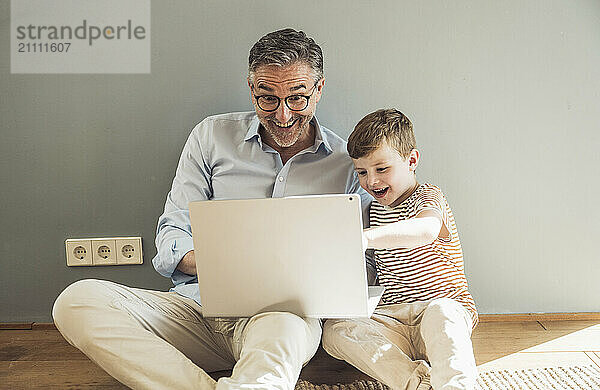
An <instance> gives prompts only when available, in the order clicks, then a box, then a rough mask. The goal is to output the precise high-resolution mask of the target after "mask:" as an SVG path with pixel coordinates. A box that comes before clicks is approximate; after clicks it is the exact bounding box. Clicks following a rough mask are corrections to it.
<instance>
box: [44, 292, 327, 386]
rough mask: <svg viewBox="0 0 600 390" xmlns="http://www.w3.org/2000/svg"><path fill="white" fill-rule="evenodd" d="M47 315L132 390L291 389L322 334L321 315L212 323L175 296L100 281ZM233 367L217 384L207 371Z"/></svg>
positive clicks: (64, 296)
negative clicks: (318, 316)
mask: <svg viewBox="0 0 600 390" xmlns="http://www.w3.org/2000/svg"><path fill="white" fill-rule="evenodd" d="M52 315H53V317H54V322H55V324H56V327H57V328H58V330H59V331H60V332H61V333H62V335H63V336H64V337H65V339H66V340H67V341H68V342H69V343H71V344H72V345H74V346H75V347H77V348H79V349H80V350H81V351H83V353H85V354H86V355H87V356H88V357H89V358H90V359H91V360H93V361H94V362H96V363H97V364H98V365H99V366H100V367H102V368H103V369H104V370H105V371H106V372H108V373H109V374H110V375H112V376H113V377H114V378H116V379H117V380H119V381H120V382H122V383H124V384H125V385H127V386H129V387H131V388H133V389H153V390H157V389H170V390H172V389H178V390H183V389H215V388H216V389H293V388H294V386H295V384H296V381H297V380H298V376H299V374H300V369H301V368H302V365H303V364H305V363H307V362H308V360H310V358H311V357H312V356H313V355H314V353H315V352H316V350H317V348H318V346H319V340H320V337H321V327H320V323H319V321H318V320H311V319H303V318H300V317H298V316H296V315H293V314H290V313H264V314H259V315H256V316H254V317H252V318H244V319H239V320H232V321H227V320H223V321H219V320H210V319H206V318H204V317H202V308H201V307H200V306H199V305H198V304H197V303H196V302H195V301H194V300H192V299H188V298H185V297H182V296H180V295H179V294H177V293H174V292H160V291H151V290H142V289H137V288H130V287H126V286H122V285H119V284H116V283H112V282H108V281H102V280H81V281H78V282H76V283H73V284H72V285H70V286H69V287H67V288H66V289H65V290H64V291H63V292H62V293H61V294H60V295H59V297H58V298H57V299H56V302H55V303H54V308H53V311H52ZM201 367H202V368H201ZM232 368H233V372H232V376H231V377H229V378H221V379H219V381H218V382H215V381H214V380H213V379H212V378H211V377H210V376H209V375H208V374H206V372H211V371H219V370H229V369H232Z"/></svg>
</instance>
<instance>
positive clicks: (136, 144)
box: [0, 0, 600, 322]
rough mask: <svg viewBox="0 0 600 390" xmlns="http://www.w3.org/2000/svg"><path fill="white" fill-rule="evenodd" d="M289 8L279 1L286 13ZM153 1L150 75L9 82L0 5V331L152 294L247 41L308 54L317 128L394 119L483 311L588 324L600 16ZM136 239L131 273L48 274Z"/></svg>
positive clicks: (580, 6) (595, 289) (527, 5)
mask: <svg viewBox="0 0 600 390" xmlns="http://www.w3.org/2000/svg"><path fill="white" fill-rule="evenodd" d="M296 4H297V3H296ZM302 6H303V8H302V9H300V8H299V7H298V6H295V5H293V4H292V2H274V1H273V2H265V1H252V2H248V1H241V0H240V1H230V2H205V1H202V2H200V1H175V2H166V1H164V2H163V1H153V3H152V26H151V27H152V73H151V74H149V75H102V74H99V75H11V74H10V55H9V52H10V49H9V38H8V37H9V24H10V23H9V22H10V21H9V16H8V15H9V14H10V13H9V1H8V0H2V1H1V2H0V37H2V38H0V53H1V54H0V89H1V91H2V93H1V95H0V102H1V106H0V131H1V142H0V179H1V188H2V206H1V209H0V210H1V211H0V221H1V223H0V237H1V242H0V274H1V275H2V276H1V281H2V283H1V286H0V321H3V322H9V321H49V320H50V310H51V306H52V302H53V300H54V298H55V297H56V296H57V295H58V293H59V292H60V291H61V290H62V289H63V288H64V287H65V286H66V285H68V284H69V283H71V282H73V281H75V280H78V279H82V278H106V279H111V280H114V281H117V282H121V283H126V284H128V285H132V286H140V287H147V288H155V289H167V288H168V286H169V281H168V280H167V279H164V278H162V277H160V276H158V274H156V273H155V272H154V270H153V268H152V265H151V263H150V259H151V258H152V256H153V255H154V254H155V253H156V249H155V248H154V244H153V240H154V229H155V225H156V220H157V217H158V216H159V215H160V213H161V210H162V207H163V204H164V199H165V196H166V193H167V191H168V189H169V188H170V184H171V180H172V178H173V175H174V172H175V167H176V163H177V160H178V158H179V153H180V151H181V148H182V146H183V144H184V142H185V139H186V137H187V135H188V133H189V131H190V129H191V128H192V127H193V126H194V124H195V123H197V122H198V121H200V120H201V119H202V118H203V117H205V116H207V115H210V114H215V113H222V112H228V111H241V110H248V109H251V104H250V100H249V98H248V88H247V86H246V84H245V73H246V58H247V54H248V50H249V48H250V46H251V45H252V43H253V42H254V41H255V40H256V39H258V38H259V37H260V36H262V35H263V34H264V33H266V32H269V31H272V30H275V29H278V28H281V27H286V26H291V27H295V28H300V29H303V30H305V31H307V32H308V33H309V35H311V36H313V37H314V38H315V39H316V40H317V42H319V43H321V44H322V47H323V49H324V52H325V61H326V62H325V63H326V65H325V66H326V87H325V88H326V89H325V91H324V96H323V99H322V100H321V103H320V104H319V108H318V115H319V118H320V119H321V121H322V122H323V123H324V124H325V125H327V126H329V127H330V128H332V129H335V130H336V131H337V132H338V134H340V135H341V136H342V137H347V136H348V134H349V133H350V131H351V129H352V127H353V125H354V124H355V123H356V122H357V121H358V120H359V119H360V118H361V117H362V116H363V115H365V114H366V113H368V112H370V111H372V110H374V109H376V108H380V107H390V106H393V107H396V108H399V109H400V110H402V111H404V112H405V113H406V114H407V115H409V117H410V118H412V120H413V122H414V124H415V129H416V134H417V142H418V143H419V146H420V149H421V152H422V160H421V166H420V169H419V173H418V174H419V179H420V180H421V181H427V182H432V183H435V184H438V185H439V186H441V187H442V189H443V190H444V191H445V193H446V195H447V197H448V199H449V201H450V204H451V206H452V208H453V210H454V213H455V215H456V218H457V222H458V227H459V231H460V234H461V239H462V244H463V248H464V253H465V262H466V273H467V276H468V279H469V283H470V288H471V290H472V293H473V295H474V297H475V299H476V302H477V304H478V306H479V309H480V311H481V312H482V313H511V312H517V313H518V312H571V311H573V312H577V311H600V303H599V301H598V297H600V283H598V281H599V280H600V265H599V264H600V262H599V261H598V260H599V259H598V252H597V243H596V242H595V240H596V237H595V236H596V235H597V232H598V228H599V223H598V221H599V220H600V211H599V208H598V207H597V206H596V204H595V203H594V202H595V200H596V195H597V194H598V191H599V190H600V184H599V180H598V166H600V164H599V162H600V161H599V156H600V153H598V151H597V150H596V149H597V147H598V146H599V140H600V2H598V1H596V0H589V1H583V0H577V1H558V0H554V1H549V0H543V1H542V0H536V1H519V0H510V1H504V2H494V1H426V2H424V1H411V2H409V1H379V2H372V3H367V2H361V3H358V2H353V3H351V2H347V1H341V0H340V1H327V2H323V1H305V2H303V3H302ZM117 235H141V236H142V237H143V243H144V249H145V258H144V261H145V263H144V265H143V266H122V267H107V268H98V267H96V268H91V267H90V268H67V267H66V265H65V262H66V261H65V253H64V240H65V239H66V238H68V237H106V236H117Z"/></svg>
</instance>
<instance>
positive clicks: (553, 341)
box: [0, 320, 600, 390]
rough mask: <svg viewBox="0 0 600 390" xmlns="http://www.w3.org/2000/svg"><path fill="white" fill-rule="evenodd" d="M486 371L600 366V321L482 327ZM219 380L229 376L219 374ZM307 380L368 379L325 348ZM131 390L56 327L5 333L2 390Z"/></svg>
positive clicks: (477, 341) (476, 342)
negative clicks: (328, 353)
mask: <svg viewBox="0 0 600 390" xmlns="http://www.w3.org/2000/svg"><path fill="white" fill-rule="evenodd" d="M472 340H473V349H474V352H475V358H476V361H477V364H478V365H479V369H480V370H482V371H483V370H490V369H493V368H502V369H509V368H525V367H540V366H552V365H559V364H563V365H566V364H570V365H574V364H597V365H598V366H599V367H600V321H598V320H589V321H579V320H576V321H539V322H536V321H523V322H488V323H481V324H480V325H479V326H478V327H477V328H476V329H475V331H474V332H473V337H472ZM212 375H213V377H215V378H218V377H220V376H224V375H229V372H227V371H225V372H220V373H213V374H212ZM301 378H303V379H307V380H309V381H311V382H313V383H318V384H321V383H326V384H334V383H339V382H352V381H353V380H356V379H364V378H367V377H366V376H365V375H364V374H362V373H361V372H360V371H358V370H356V369H355V368H353V367H351V366H350V365H348V364H347V363H345V362H342V361H339V360H336V359H333V358H332V357H330V356H329V355H327V353H326V352H325V351H323V350H322V349H321V348H320V349H319V351H318V352H317V354H316V355H315V357H314V358H313V359H312V360H311V362H310V363H309V364H308V365H307V366H306V367H305V368H304V369H303V370H302V373H301ZM38 388H45V389H126V387H125V386H123V385H121V384H119V383H118V382H117V381H116V380H115V379H113V378H111V377H110V376H109V375H108V374H106V373H105V372H104V371H103V370H102V369H100V368H99V367H98V366H97V365H95V364H94V363H92V362H91V361H90V360H88V359H87V357H86V356H85V355H84V354H82V353H81V352H79V351H78V350H77V349H75V348H73V347H72V346H70V345H69V344H68V343H67V342H66V341H65V340H64V339H63V338H62V336H61V335H60V333H58V331H56V330H55V329H52V328H50V327H34V329H33V330H0V389H17V390H18V389H38Z"/></svg>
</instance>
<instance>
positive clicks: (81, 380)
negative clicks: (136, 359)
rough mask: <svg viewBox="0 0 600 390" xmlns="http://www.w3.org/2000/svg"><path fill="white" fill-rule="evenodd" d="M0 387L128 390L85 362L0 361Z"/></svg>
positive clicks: (88, 362)
mask: <svg viewBox="0 0 600 390" xmlns="http://www.w3.org/2000/svg"><path fill="white" fill-rule="evenodd" d="M0 388H1V389H7V390H8V389H12V390H26V389H27V390H28V389H56V390H59V389H61V390H62V389H64V390H67V389H114V390H120V389H128V387H127V386H124V385H122V384H121V383H119V382H118V381H117V380H116V379H113V378H112V377H111V376H109V375H108V374H107V373H106V372H104V370H102V369H101V368H100V367H98V366H97V365H96V364H94V363H92V362H91V361H90V360H88V361H72V360H62V361H61V360H57V361H17V362H4V361H2V362H0Z"/></svg>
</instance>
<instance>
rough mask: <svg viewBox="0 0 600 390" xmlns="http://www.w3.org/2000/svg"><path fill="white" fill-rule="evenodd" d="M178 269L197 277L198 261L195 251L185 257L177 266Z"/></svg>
mask: <svg viewBox="0 0 600 390" xmlns="http://www.w3.org/2000/svg"><path fill="white" fill-rule="evenodd" d="M177 269H178V270H179V271H181V272H183V273H184V274H188V275H194V276H196V259H195V258H194V251H193V250H191V251H189V252H188V253H186V254H185V255H184V256H183V258H182V259H181V261H180V262H179V264H177Z"/></svg>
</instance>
